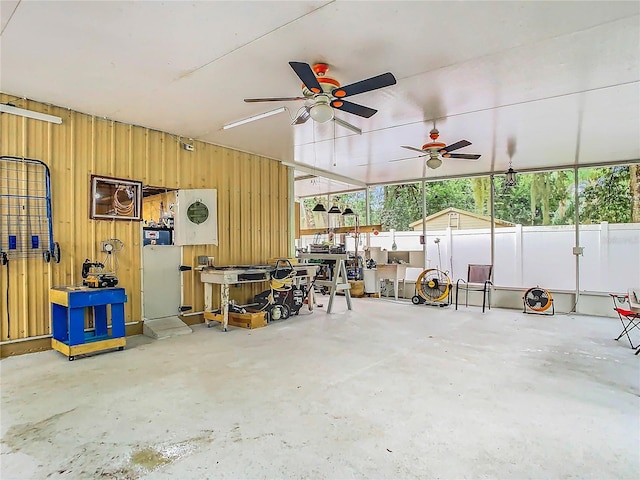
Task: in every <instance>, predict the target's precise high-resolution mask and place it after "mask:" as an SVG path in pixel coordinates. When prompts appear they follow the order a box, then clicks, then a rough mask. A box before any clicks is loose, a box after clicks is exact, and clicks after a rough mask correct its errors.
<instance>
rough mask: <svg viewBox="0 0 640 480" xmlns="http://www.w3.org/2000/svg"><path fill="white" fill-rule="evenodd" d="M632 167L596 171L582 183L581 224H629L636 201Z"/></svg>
mask: <svg viewBox="0 0 640 480" xmlns="http://www.w3.org/2000/svg"><path fill="white" fill-rule="evenodd" d="M630 180H631V176H630V168H629V166H619V167H611V168H595V169H593V170H592V173H591V175H589V178H587V179H586V180H585V181H584V182H581V185H580V187H581V192H580V221H581V223H600V222H604V221H606V222H610V223H628V222H630V221H631V207H632V202H633V197H632V191H631V188H630Z"/></svg>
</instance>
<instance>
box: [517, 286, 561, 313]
mask: <svg viewBox="0 0 640 480" xmlns="http://www.w3.org/2000/svg"><path fill="white" fill-rule="evenodd" d="M522 303H523V305H524V309H523V313H537V314H543V315H553V314H554V313H555V308H554V306H553V297H552V296H551V293H550V292H549V291H548V290H545V289H544V288H541V287H540V286H536V287H532V288H530V289H529V290H527V291H526V292H524V295H523V297H522ZM549 307H551V312H550V313H549V312H547V313H543V312H545V311H547V310H548V309H549Z"/></svg>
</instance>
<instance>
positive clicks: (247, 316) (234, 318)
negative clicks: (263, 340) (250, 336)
mask: <svg viewBox="0 0 640 480" xmlns="http://www.w3.org/2000/svg"><path fill="white" fill-rule="evenodd" d="M229 325H233V326H234V327H242V328H260V327H266V326H267V313H266V312H253V313H229Z"/></svg>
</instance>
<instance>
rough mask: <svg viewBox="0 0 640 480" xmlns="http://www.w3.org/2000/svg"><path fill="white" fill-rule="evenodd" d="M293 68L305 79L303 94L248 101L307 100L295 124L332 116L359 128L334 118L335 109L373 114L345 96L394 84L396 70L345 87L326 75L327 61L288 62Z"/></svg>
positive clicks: (337, 121)
mask: <svg viewBox="0 0 640 480" xmlns="http://www.w3.org/2000/svg"><path fill="white" fill-rule="evenodd" d="M289 65H290V66H291V68H292V69H293V71H294V72H295V73H296V75H298V77H299V78H300V80H302V95H303V96H301V97H273V98H245V99H244V101H245V102H248V103H253V102H289V101H297V100H304V101H306V102H307V103H306V105H305V106H304V107H303V108H301V109H300V111H299V112H298V115H297V116H296V118H295V119H294V120H293V122H292V125H300V124H302V123H305V122H306V121H307V120H309V118H312V119H313V120H315V121H316V122H319V123H324V122H328V121H329V120H335V122H336V123H338V124H339V125H342V126H343V127H346V128H350V129H352V130H354V129H355V131H358V132H359V133H361V132H360V129H358V128H357V127H355V126H353V125H351V124H349V123H347V122H345V121H344V120H340V119H337V118H334V111H333V109H334V108H335V109H338V110H341V111H343V112H347V113H351V114H353V115H358V116H360V117H364V118H370V117H371V116H372V115H374V114H375V113H376V112H377V110H375V109H373V108H369V107H365V106H364V105H359V104H357V103H353V102H349V101H348V100H344V98H345V97H350V96H352V95H358V94H360V93H365V92H370V91H372V90H377V89H379V88H384V87H388V86H391V85H395V83H396V78H395V77H394V76H393V74H391V73H389V72H387V73H383V74H381V75H377V76H375V77H371V78H367V79H366V80H361V81H359V82H355V83H352V84H350V85H346V86H344V87H342V86H341V85H340V82H338V81H337V80H336V79H334V78H331V77H327V76H326V73H327V71H328V70H329V65H327V64H326V63H316V64H315V65H313V67H311V66H310V65H309V64H308V63H304V62H289Z"/></svg>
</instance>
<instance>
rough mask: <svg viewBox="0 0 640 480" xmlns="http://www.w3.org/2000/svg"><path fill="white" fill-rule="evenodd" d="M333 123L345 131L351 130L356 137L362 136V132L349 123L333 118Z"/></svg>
mask: <svg viewBox="0 0 640 480" xmlns="http://www.w3.org/2000/svg"><path fill="white" fill-rule="evenodd" d="M333 121H334V122H336V123H337V124H338V125H340V126H341V127H344V128H346V129H347V130H351V131H352V132H354V133H357V134H358V135H362V130H360V129H359V128H358V127H356V126H355V125H351V124H350V123H349V122H345V121H344V120H341V119H339V118H336V117H333Z"/></svg>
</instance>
